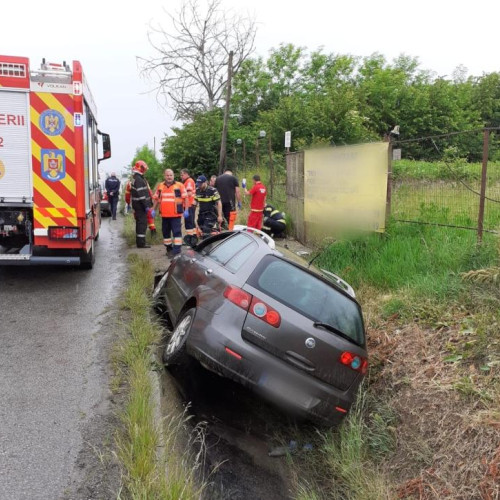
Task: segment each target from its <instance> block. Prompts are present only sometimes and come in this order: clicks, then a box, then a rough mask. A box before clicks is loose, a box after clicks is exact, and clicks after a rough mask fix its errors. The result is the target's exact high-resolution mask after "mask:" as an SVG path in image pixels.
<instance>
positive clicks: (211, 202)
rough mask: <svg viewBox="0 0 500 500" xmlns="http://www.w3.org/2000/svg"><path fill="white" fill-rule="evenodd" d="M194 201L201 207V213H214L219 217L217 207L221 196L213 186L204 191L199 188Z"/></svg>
mask: <svg viewBox="0 0 500 500" xmlns="http://www.w3.org/2000/svg"><path fill="white" fill-rule="evenodd" d="M194 199H195V200H196V203H197V204H198V205H199V206H200V213H214V214H215V215H217V208H216V207H217V202H218V201H219V200H220V195H219V192H218V191H217V189H215V188H214V187H212V186H207V188H206V189H205V190H204V191H203V190H202V189H201V188H198V189H197V190H196V195H195V197H194Z"/></svg>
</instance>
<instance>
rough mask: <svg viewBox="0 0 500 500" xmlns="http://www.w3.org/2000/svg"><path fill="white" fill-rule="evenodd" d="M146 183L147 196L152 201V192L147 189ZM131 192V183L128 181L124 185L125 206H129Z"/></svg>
mask: <svg viewBox="0 0 500 500" xmlns="http://www.w3.org/2000/svg"><path fill="white" fill-rule="evenodd" d="M144 180H146V179H144ZM146 183H147V185H148V189H149V196H150V197H151V199H153V191H151V188H150V187H149V183H148V181H146ZM131 191H132V181H131V180H130V181H128V182H127V184H126V185H125V203H126V204H127V205H130V202H131V200H132V195H131Z"/></svg>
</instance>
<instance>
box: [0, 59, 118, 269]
mask: <svg viewBox="0 0 500 500" xmlns="http://www.w3.org/2000/svg"><path fill="white" fill-rule="evenodd" d="M96 114H97V113H96V106H95V103H94V99H93V98H92V94H91V93H90V89H89V87H88V84H87V81H86V79H85V75H84V74H83V71H82V66H81V64H80V63H79V62H78V61H73V64H72V67H69V66H68V65H67V64H66V63H65V62H64V63H63V64H51V63H46V62H45V60H43V61H42V64H41V67H40V69H37V70H34V69H32V68H30V64H29V59H27V58H25V57H11V56H1V55H0V265H39V264H55V265H79V266H81V267H82V268H88V269H89V268H92V266H93V264H94V259H95V253H94V242H95V241H96V240H97V239H98V237H99V227H100V223H101V210H100V205H99V204H100V188H99V178H98V169H97V167H98V164H99V162H100V161H101V160H104V159H107V158H110V157H111V144H110V138H109V135H108V134H105V133H103V132H101V131H100V130H99V129H98V128H97V122H96Z"/></svg>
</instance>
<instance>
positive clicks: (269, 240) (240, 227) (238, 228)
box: [233, 224, 276, 250]
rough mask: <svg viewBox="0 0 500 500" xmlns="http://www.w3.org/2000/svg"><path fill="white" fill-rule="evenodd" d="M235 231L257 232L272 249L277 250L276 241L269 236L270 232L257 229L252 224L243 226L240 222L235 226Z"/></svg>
mask: <svg viewBox="0 0 500 500" xmlns="http://www.w3.org/2000/svg"><path fill="white" fill-rule="evenodd" d="M233 229H234V231H246V232H248V233H253V234H256V235H257V236H258V237H259V238H260V239H261V240H264V242H265V243H266V244H267V246H268V247H269V248H270V249H271V250H276V243H275V242H274V240H273V239H272V238H271V236H269V235H268V234H266V233H264V231H261V230H260V229H255V228H254V227H250V226H243V225H240V224H236V225H235V226H234V227H233Z"/></svg>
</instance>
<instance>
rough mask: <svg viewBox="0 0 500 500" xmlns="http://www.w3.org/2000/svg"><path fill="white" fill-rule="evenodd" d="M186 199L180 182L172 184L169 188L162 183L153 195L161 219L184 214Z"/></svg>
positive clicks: (184, 189) (184, 190)
mask: <svg viewBox="0 0 500 500" xmlns="http://www.w3.org/2000/svg"><path fill="white" fill-rule="evenodd" d="M186 198H187V193H186V188H185V187H184V184H182V183H181V182H174V183H173V184H171V185H170V186H167V185H166V184H165V182H162V183H160V185H159V186H158V188H157V189H156V193H155V195H154V199H155V200H158V201H159V202H160V214H161V216H162V217H181V216H182V213H183V212H184V205H185V203H186Z"/></svg>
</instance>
